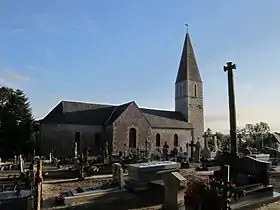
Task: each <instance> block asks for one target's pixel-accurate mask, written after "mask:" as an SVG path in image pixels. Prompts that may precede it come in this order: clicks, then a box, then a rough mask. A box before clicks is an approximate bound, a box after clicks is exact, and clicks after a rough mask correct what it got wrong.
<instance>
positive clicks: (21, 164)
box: [19, 155, 24, 173]
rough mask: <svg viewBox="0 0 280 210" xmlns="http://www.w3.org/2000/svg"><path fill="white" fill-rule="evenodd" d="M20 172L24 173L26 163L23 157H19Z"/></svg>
mask: <svg viewBox="0 0 280 210" xmlns="http://www.w3.org/2000/svg"><path fill="white" fill-rule="evenodd" d="M19 170H20V173H23V172H24V162H23V159H22V156H21V155H19Z"/></svg>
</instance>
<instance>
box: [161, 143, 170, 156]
mask: <svg viewBox="0 0 280 210" xmlns="http://www.w3.org/2000/svg"><path fill="white" fill-rule="evenodd" d="M168 149H169V146H168V144H167V142H164V145H163V149H162V153H163V157H164V159H165V160H168Z"/></svg>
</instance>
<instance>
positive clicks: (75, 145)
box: [74, 142, 78, 159]
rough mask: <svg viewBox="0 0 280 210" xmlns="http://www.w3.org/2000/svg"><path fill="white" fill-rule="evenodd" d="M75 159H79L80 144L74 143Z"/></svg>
mask: <svg viewBox="0 0 280 210" xmlns="http://www.w3.org/2000/svg"><path fill="white" fill-rule="evenodd" d="M74 158H75V159H77V158H78V142H75V143H74Z"/></svg>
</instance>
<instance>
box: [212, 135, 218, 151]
mask: <svg viewBox="0 0 280 210" xmlns="http://www.w3.org/2000/svg"><path fill="white" fill-rule="evenodd" d="M213 142H214V147H213V152H217V151H218V150H219V148H218V140H217V136H216V135H214V136H213Z"/></svg>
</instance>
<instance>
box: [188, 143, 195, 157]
mask: <svg viewBox="0 0 280 210" xmlns="http://www.w3.org/2000/svg"><path fill="white" fill-rule="evenodd" d="M189 147H190V148H191V156H190V161H193V160H194V148H195V143H194V141H193V139H192V140H191V143H189V144H188V148H189Z"/></svg>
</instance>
